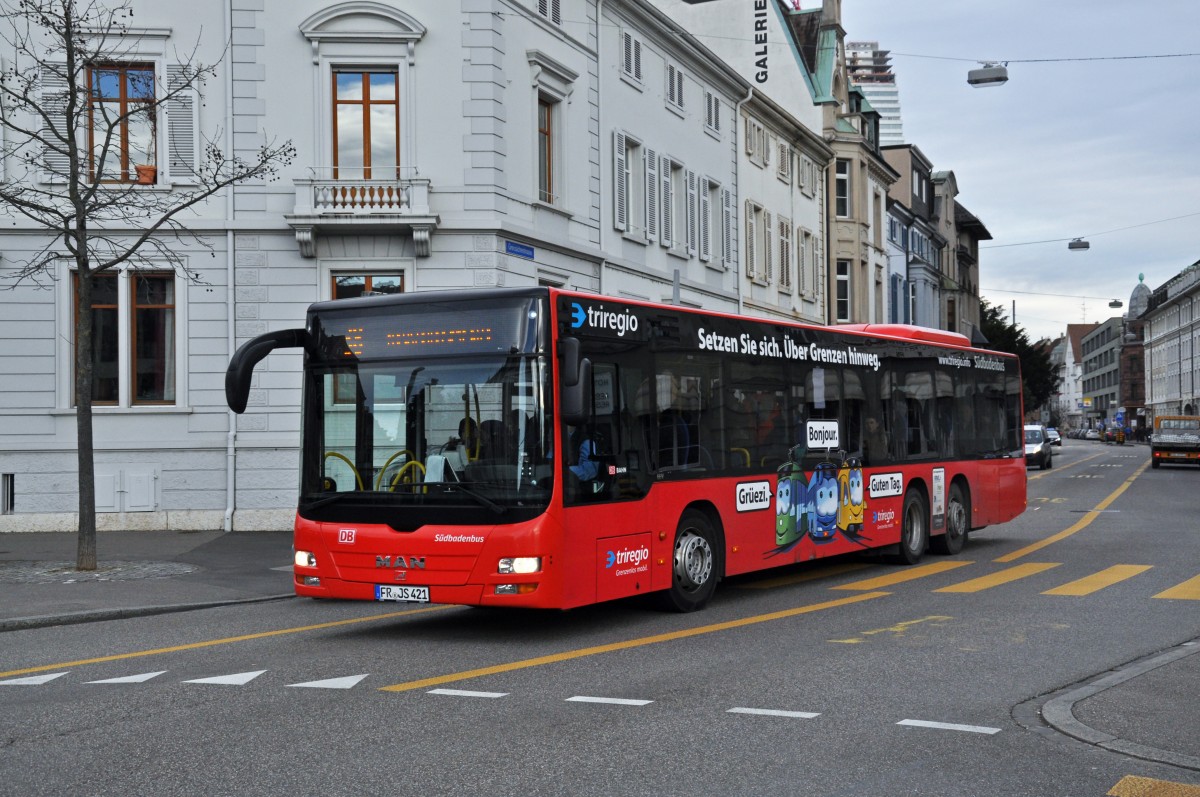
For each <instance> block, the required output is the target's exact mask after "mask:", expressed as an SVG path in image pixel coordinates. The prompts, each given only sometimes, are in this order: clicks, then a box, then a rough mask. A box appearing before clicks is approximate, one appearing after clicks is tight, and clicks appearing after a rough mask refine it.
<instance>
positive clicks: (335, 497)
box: [300, 493, 353, 512]
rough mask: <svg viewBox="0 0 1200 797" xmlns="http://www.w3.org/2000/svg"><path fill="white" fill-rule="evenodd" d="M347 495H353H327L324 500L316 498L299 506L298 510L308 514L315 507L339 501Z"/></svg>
mask: <svg viewBox="0 0 1200 797" xmlns="http://www.w3.org/2000/svg"><path fill="white" fill-rule="evenodd" d="M348 495H353V493H334V494H333V495H327V496H325V497H324V498H318V499H316V500H315V501H309V502H308V503H307V504H301V505H300V510H301V511H303V512H309V511H312V510H313V509H316V508H317V507H321V506H325V505H327V504H332V503H335V502H337V501H341V500H342V499H343V498H345V497H346V496H348Z"/></svg>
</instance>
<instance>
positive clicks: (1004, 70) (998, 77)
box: [967, 61, 1008, 88]
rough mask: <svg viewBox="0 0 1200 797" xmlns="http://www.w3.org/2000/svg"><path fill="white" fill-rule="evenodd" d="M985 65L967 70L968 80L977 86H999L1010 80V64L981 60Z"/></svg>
mask: <svg viewBox="0 0 1200 797" xmlns="http://www.w3.org/2000/svg"><path fill="white" fill-rule="evenodd" d="M980 63H981V64H983V66H981V67H979V68H978V69H972V70H971V71H970V72H967V82H968V83H970V84H971V85H972V86H975V87H976V88H978V87H980V86H999V85H1002V84H1004V83H1007V82H1008V65H1007V64H997V63H994V62H991V61H980Z"/></svg>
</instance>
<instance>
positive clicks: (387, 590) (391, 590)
mask: <svg viewBox="0 0 1200 797" xmlns="http://www.w3.org/2000/svg"><path fill="white" fill-rule="evenodd" d="M375 600H377V601H403V602H405V603H429V587H410V586H407V585H403V584H376V585H375Z"/></svg>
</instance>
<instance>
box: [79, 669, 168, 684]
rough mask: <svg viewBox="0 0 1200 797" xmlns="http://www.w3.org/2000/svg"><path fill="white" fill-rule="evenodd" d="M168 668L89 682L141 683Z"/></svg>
mask: <svg viewBox="0 0 1200 797" xmlns="http://www.w3.org/2000/svg"><path fill="white" fill-rule="evenodd" d="M165 672H166V670H159V671H158V672H144V673H142V674H141V675H126V676H125V677H124V678H105V679H104V680H103V681H87V683H89V684H141V683H145V682H146V681H149V680H150V679H151V678H157V677H158V676H160V675H162V674H163V673H165Z"/></svg>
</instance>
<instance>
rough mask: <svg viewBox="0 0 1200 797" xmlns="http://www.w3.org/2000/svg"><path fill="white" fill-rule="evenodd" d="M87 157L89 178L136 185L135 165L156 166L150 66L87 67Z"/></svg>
mask: <svg viewBox="0 0 1200 797" xmlns="http://www.w3.org/2000/svg"><path fill="white" fill-rule="evenodd" d="M88 86H89V90H88V153H89V163H88V166H89V171H90V173H91V177H92V179H97V178H99V179H100V180H103V181H107V182H124V183H131V182H135V181H136V180H137V179H138V178H137V170H136V167H137V166H156V165H157V161H156V160H155V146H154V145H155V141H156V137H157V125H156V124H155V114H154V110H155V105H154V67H153V66H151V65H149V64H130V65H116V64H101V65H96V66H92V67H89V68H88Z"/></svg>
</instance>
